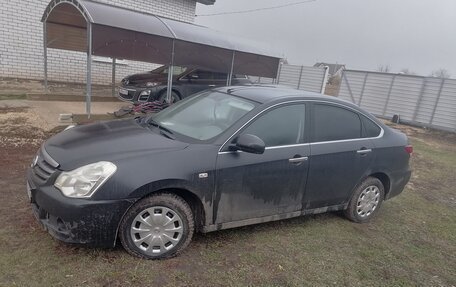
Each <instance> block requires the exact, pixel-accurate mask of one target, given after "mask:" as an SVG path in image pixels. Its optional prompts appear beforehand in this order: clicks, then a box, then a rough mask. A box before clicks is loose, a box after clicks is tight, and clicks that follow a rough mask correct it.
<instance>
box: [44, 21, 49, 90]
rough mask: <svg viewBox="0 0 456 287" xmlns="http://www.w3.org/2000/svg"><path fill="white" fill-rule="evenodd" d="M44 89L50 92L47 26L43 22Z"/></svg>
mask: <svg viewBox="0 0 456 287" xmlns="http://www.w3.org/2000/svg"><path fill="white" fill-rule="evenodd" d="M43 54H44V90H45V91H46V93H47V92H48V59H47V26H46V21H44V22H43Z"/></svg>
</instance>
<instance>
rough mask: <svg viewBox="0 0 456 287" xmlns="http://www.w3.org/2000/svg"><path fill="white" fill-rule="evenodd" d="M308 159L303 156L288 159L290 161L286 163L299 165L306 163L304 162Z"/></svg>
mask: <svg viewBox="0 0 456 287" xmlns="http://www.w3.org/2000/svg"><path fill="white" fill-rule="evenodd" d="M308 159H309V157H307V156H303V157H294V158H290V159H289V160H288V162H290V163H299V162H303V161H306V160H308Z"/></svg>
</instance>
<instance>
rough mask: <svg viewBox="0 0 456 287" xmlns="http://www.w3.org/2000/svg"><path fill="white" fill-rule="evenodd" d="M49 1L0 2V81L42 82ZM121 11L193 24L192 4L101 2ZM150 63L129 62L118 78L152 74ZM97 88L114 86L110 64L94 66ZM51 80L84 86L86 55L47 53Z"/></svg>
mask: <svg viewBox="0 0 456 287" xmlns="http://www.w3.org/2000/svg"><path fill="white" fill-rule="evenodd" d="M49 1H50V0H0V15H1V17H0V77H8V78H25V79H38V80H41V79H43V77H44V76H43V75H44V72H43V70H44V68H43V24H42V23H41V17H42V15H43V12H44V10H45V8H46V6H47V4H48V3H49ZM98 2H103V3H108V4H111V5H116V6H120V7H127V8H130V9H135V10H139V11H143V12H148V13H153V14H156V15H159V16H164V17H168V18H172V19H177V20H181V21H185V22H193V20H194V15H195V8H196V2H195V1H193V0H98ZM155 67H156V66H155V65H153V64H150V63H142V62H133V61H126V65H117V68H116V70H117V71H116V76H117V77H116V78H117V81H119V80H120V79H121V78H123V77H124V76H126V75H129V74H133V73H138V72H143V71H147V70H151V69H153V68H155ZM92 68H93V74H92V79H93V82H94V83H95V84H109V83H111V70H112V65H111V64H110V63H102V62H96V61H95V62H93V64H92ZM48 75H49V79H50V80H55V81H66V82H85V77H86V76H85V75H86V55H85V53H79V52H71V51H61V50H55V49H48Z"/></svg>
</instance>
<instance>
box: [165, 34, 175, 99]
mask: <svg viewBox="0 0 456 287" xmlns="http://www.w3.org/2000/svg"><path fill="white" fill-rule="evenodd" d="M174 42H175V41H174V40H173V47H172V50H171V63H170V64H169V67H168V88H167V89H166V101H167V102H168V104H171V101H172V99H171V94H172V88H173V72H174V71H173V70H174Z"/></svg>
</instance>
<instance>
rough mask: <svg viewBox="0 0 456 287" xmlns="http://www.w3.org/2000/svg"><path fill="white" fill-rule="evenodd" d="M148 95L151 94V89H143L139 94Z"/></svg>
mask: <svg viewBox="0 0 456 287" xmlns="http://www.w3.org/2000/svg"><path fill="white" fill-rule="evenodd" d="M148 95H150V90H145V91H142V92H141V94H139V96H148Z"/></svg>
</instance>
